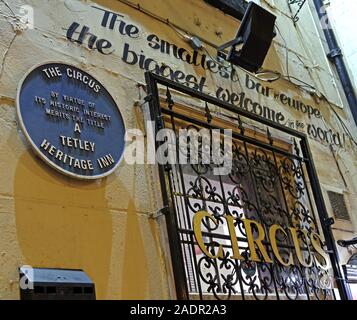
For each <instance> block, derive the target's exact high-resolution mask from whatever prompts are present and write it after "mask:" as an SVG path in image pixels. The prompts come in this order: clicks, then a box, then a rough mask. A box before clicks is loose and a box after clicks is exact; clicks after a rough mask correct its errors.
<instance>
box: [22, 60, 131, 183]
mask: <svg viewBox="0 0 357 320" xmlns="http://www.w3.org/2000/svg"><path fill="white" fill-rule="evenodd" d="M16 103H17V115H18V118H19V122H20V125H21V128H22V130H23V131H24V133H25V136H26V137H27V139H28V140H29V142H30V143H31V145H32V147H33V148H34V150H35V151H36V152H37V153H38V154H39V155H40V157H41V158H42V159H44V160H45V161H46V162H47V163H48V164H50V165H51V166H52V167H54V168H55V169H57V170H59V171H60V172H62V173H64V174H67V175H69V176H71V177H75V178H79V179H98V178H102V177H104V176H107V175H109V174H110V173H112V172H113V171H114V170H115V169H116V167H117V166H118V165H119V163H120V160H121V158H122V156H123V153H124V146H125V142H124V135H125V125H124V121H123V118H122V116H121V113H120V110H119V108H118V106H117V105H116V103H115V101H114V99H113V98H112V97H111V95H110V94H109V92H108V91H107V90H106V89H105V88H104V87H103V85H102V84H101V83H100V82H99V81H98V80H96V79H95V78H93V77H92V76H90V75H89V74H88V73H86V72H85V71H82V70H80V69H78V68H76V67H74V66H72V65H68V64H63V63H47V64H43V65H40V66H37V67H34V68H33V69H32V70H31V71H30V72H29V73H28V74H27V75H26V76H25V77H24V79H23V80H22V82H21V83H20V86H19V88H18V92H17V101H16Z"/></svg>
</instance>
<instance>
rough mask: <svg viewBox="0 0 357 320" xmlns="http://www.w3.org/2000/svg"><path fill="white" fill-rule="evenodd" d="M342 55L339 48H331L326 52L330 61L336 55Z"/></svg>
mask: <svg viewBox="0 0 357 320" xmlns="http://www.w3.org/2000/svg"><path fill="white" fill-rule="evenodd" d="M342 56H343V54H342V51H341V49H340V48H336V49H333V50H331V51H330V52H329V53H328V54H327V58H328V59H329V60H331V61H333V60H335V59H336V58H337V57H342Z"/></svg>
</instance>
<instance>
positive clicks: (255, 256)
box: [243, 219, 273, 263]
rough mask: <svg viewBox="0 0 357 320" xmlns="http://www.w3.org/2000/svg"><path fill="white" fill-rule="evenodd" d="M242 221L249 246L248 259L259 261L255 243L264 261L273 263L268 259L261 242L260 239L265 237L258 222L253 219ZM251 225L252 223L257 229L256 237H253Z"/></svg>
mask: <svg viewBox="0 0 357 320" xmlns="http://www.w3.org/2000/svg"><path fill="white" fill-rule="evenodd" d="M243 223H244V227H245V232H246V234H247V240H248V246H249V251H250V260H252V261H255V262H261V260H260V258H259V257H258V254H257V251H256V248H255V244H256V245H257V247H258V249H259V251H260V253H261V255H262V256H263V258H264V261H265V262H268V263H273V261H272V260H271V259H270V257H269V255H268V253H267V251H266V249H265V248H264V245H263V243H262V241H263V240H264V238H265V233H264V229H263V227H262V226H261V225H260V224H259V223H258V222H256V221H254V220H249V219H243ZM252 225H254V226H255V227H256V228H257V231H258V237H257V238H256V239H254V236H253V231H252Z"/></svg>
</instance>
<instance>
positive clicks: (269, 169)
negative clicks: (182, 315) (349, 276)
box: [146, 73, 346, 300]
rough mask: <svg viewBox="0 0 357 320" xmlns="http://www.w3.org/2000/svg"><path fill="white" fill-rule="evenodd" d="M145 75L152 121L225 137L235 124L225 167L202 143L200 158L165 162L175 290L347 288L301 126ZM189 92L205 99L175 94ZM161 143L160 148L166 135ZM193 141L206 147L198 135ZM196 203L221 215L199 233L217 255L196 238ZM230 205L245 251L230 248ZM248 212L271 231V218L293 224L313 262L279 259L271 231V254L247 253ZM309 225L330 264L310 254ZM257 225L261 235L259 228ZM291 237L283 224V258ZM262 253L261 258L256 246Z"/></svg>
mask: <svg viewBox="0 0 357 320" xmlns="http://www.w3.org/2000/svg"><path fill="white" fill-rule="evenodd" d="M146 80H147V85H148V86H147V87H148V94H149V95H148V97H149V99H147V101H149V104H150V113H151V117H152V120H153V121H155V123H156V125H155V126H156V128H155V129H156V131H159V130H160V129H162V128H171V129H172V130H173V131H175V132H178V130H179V129H183V128H189V129H190V130H191V131H193V132H199V131H200V130H201V129H206V130H207V131H208V132H212V130H213V129H215V130H217V129H219V130H221V132H222V134H221V137H223V129H232V131H233V135H232V136H233V141H232V155H233V162H232V170H231V171H230V173H229V174H226V175H218V176H217V175H214V174H213V173H212V171H213V169H214V167H215V166H216V165H215V164H213V163H209V164H207V163H206V162H207V161H206V162H204V161H203V157H200V155H202V153H200V152H199V153H198V155H199V157H198V158H199V161H198V164H190V163H188V164H179V163H178V164H171V165H169V164H167V165H161V166H160V168H159V169H160V170H159V173H160V180H161V188H162V196H163V202H164V205H165V206H167V207H168V208H169V210H168V213H167V216H166V221H167V229H168V235H169V241H170V250H171V255H172V265H173V270H174V277H175V284H176V291H177V296H178V298H181V299H214V298H215V299H220V300H227V299H236V300H239V299H243V300H244V299H259V300H265V299H281V300H284V299H285V300H287V299H290V300H297V299H306V300H307V299H334V298H335V296H334V291H333V290H332V287H333V286H334V283H336V284H337V286H338V288H339V289H340V295H341V297H342V298H345V297H346V293H345V283H344V280H343V278H342V273H341V269H340V267H339V264H338V258H337V253H336V247H335V244H334V241H333V239H332V234H331V230H330V229H329V227H328V226H326V224H325V223H324V221H325V219H326V218H327V214H326V208H325V205H324V203H323V198H322V194H321V190H320V188H319V183H318V179H317V176H316V171H315V168H314V165H313V162H312V158H311V153H310V151H309V147H308V144H307V139H306V137H305V135H304V134H302V133H299V132H296V131H294V130H291V129H289V128H285V127H282V126H279V125H277V124H276V123H274V122H272V121H269V120H267V119H265V118H261V117H259V116H256V115H253V114H251V113H249V112H247V111H245V110H243V109H237V108H236V107H234V106H232V105H230V104H227V103H224V102H222V101H220V100H218V99H216V98H214V97H212V96H209V95H205V94H203V93H200V92H197V91H195V90H192V89H190V88H187V87H185V86H182V85H180V84H177V83H175V82H172V81H169V80H167V79H165V78H162V77H159V76H157V75H154V74H152V73H147V74H146ZM159 86H161V91H160V90H159ZM159 92H161V93H162V94H161V97H160V94H159ZM183 95H184V96H185V99H187V98H188V99H190V98H192V99H194V100H193V101H194V103H195V104H196V105H197V103H198V102H199V101H200V100H201V101H202V102H203V104H204V106H205V107H203V108H201V109H200V108H197V107H187V106H185V105H184V104H182V103H177V102H175V101H174V99H175V98H173V96H175V97H182V96H183ZM185 99H183V100H185ZM212 110H214V112H213V111H212ZM253 123H255V125H257V124H258V126H259V127H260V128H265V130H266V133H265V134H262V133H256V132H254V130H252V129H250V128H251V127H254V126H253V125H252V124H253ZM273 135H274V138H273ZM198 141H199V142H200V141H202V140H198ZM156 143H157V145H156V147H157V148H159V147H160V143H159V142H156ZM175 148H176V153H177V155H181V156H182V153H184V157H185V156H186V157H188V156H189V154H190V152H192V151H193V150H190V149H188V151H187V150H186V151H182V150H180V147H179V144H177V145H175ZM197 148H198V149H200V143H199V144H198V146H197ZM211 150H212V149H211ZM185 152H186V153H185ZM211 152H212V151H211ZM205 163H206V164H205ZM199 211H206V212H208V213H210V214H211V215H212V216H213V217H214V218H215V219H216V221H217V224H215V223H212V221H210V220H209V219H206V220H203V221H202V234H203V239H204V244H205V247H206V249H207V251H209V252H211V254H212V255H214V254H216V253H217V250H218V248H219V246H222V248H223V252H224V256H223V257H221V258H218V259H212V258H210V257H208V256H207V255H206V254H204V253H203V252H202V250H201V249H200V247H199V246H198V245H197V239H196V238H195V235H194V232H193V217H194V215H195V214H196V213H197V212H199ZM227 215H229V216H232V217H233V218H234V221H235V223H234V231H235V235H236V240H237V243H238V244H239V248H240V254H241V255H242V257H243V258H244V260H238V259H232V258H231V255H232V251H233V248H232V246H233V244H232V241H231V238H230V237H229V234H228V231H229V230H228V227H227V225H226V224H225V223H224V219H223V218H224V217H225V216H227ZM243 219H251V220H254V221H257V222H259V223H260V224H261V225H262V226H263V229H264V231H265V232H264V233H265V235H268V228H269V227H270V226H272V225H273V224H279V225H280V226H282V227H283V228H284V230H287V229H288V228H289V227H294V228H296V229H297V230H298V239H299V242H300V250H301V256H302V259H304V261H311V263H312V265H311V266H310V267H304V266H302V265H301V264H299V263H297V262H296V256H295V257H294V259H295V264H294V265H290V266H284V265H283V264H281V263H279V261H277V260H276V259H275V257H274V255H273V254H272V246H271V244H270V242H269V241H268V236H267V238H266V239H265V240H264V241H263V242H262V243H263V245H264V248H265V250H266V252H267V253H268V255H269V257H270V258H271V259H272V260H273V261H272V262H273V263H267V262H253V261H250V260H248V257H249V255H250V254H251V252H250V250H249V246H248V244H247V235H246V229H245V227H244V224H243V223H242V220H243ZM320 220H321V221H322V223H320ZM304 230H305V232H307V234H310V233H311V232H315V233H317V234H319V235H320V236H321V237H322V238H324V239H325V240H324V241H325V243H324V245H325V248H327V249H326V250H327V251H328V252H329V257H330V260H331V265H332V269H330V270H327V271H326V270H323V269H322V268H320V267H319V266H318V264H317V263H316V261H319V260H320V259H321V256H319V255H318V254H316V253H315V257H316V259H313V258H312V255H311V250H310V249H309V244H310V243H309V242H310V240H309V239H308V238H307V237H306V233H304ZM253 233H254V234H255V236H257V230H254V231H253ZM323 236H324V237H323ZM292 242H293V241H292V239H291V237H286V236H284V235H283V234H277V244H278V247H279V250H280V253H281V256H282V257H283V258H287V257H288V255H289V252H292V251H293V252H295V251H296V250H295V249H294V246H293V244H292ZM258 254H259V257H260V258H263V257H262V252H261V251H260V250H258ZM261 260H262V261H263V259H261Z"/></svg>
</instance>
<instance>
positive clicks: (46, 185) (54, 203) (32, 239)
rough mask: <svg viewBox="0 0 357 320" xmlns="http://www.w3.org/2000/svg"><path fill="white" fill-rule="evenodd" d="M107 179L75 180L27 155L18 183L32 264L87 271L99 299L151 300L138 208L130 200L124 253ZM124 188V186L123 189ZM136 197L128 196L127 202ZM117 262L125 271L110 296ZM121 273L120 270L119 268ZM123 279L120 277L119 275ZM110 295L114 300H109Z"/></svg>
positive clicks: (23, 239) (19, 212)
mask: <svg viewBox="0 0 357 320" xmlns="http://www.w3.org/2000/svg"><path fill="white" fill-rule="evenodd" d="M106 185H107V184H106V180H105V179H103V180H102V181H96V182H85V181H75V180H73V179H71V178H68V177H66V176H64V175H62V174H60V173H58V172H56V171H55V170H53V169H51V168H49V167H48V166H47V165H46V164H44V163H43V162H42V160H40V159H39V158H37V157H35V156H34V155H33V154H32V153H31V152H26V153H24V154H23V156H21V158H20V159H19V161H18V165H17V168H16V174H15V181H14V195H15V212H16V229H17V237H18V241H19V246H20V248H21V250H22V254H23V256H24V257H25V259H26V261H23V264H29V265H32V266H34V267H48V268H71V269H83V270H84V271H86V272H87V273H88V275H89V276H90V277H91V278H92V280H93V281H94V282H95V285H96V291H97V299H113V298H116V299H118V298H121V299H140V298H145V295H146V291H147V290H146V288H147V281H148V280H147V279H148V278H147V277H148V274H147V273H148V272H147V268H146V259H145V252H144V249H145V248H144V244H143V239H142V237H141V233H140V225H139V221H138V215H137V214H136V208H135V205H134V203H133V201H132V200H129V205H128V211H127V213H128V214H127V219H126V227H125V228H123V229H122V230H126V232H125V236H124V235H123V238H122V241H123V242H124V246H119V247H118V246H115V248H120V250H123V251H124V252H112V241H113V227H112V225H113V223H112V219H113V215H112V214H111V212H110V209H109V206H108V202H107V200H106V195H105V190H106ZM120 187H121V186H120ZM129 198H130V196H129V195H127V199H125V201H126V202H127V201H128V199H129ZM112 259H119V260H122V261H119V262H118V263H114V265H115V266H118V265H119V266H120V269H122V271H121V272H122V275H121V279H122V281H121V286H122V288H119V284H118V285H114V286H113V284H112V287H114V288H118V289H115V290H118V292H115V293H114V292H112V293H109V294H108V293H107V291H108V282H109V280H110V279H109V277H110V274H111V272H116V270H111V265H113V263H112ZM118 271H119V270H118ZM115 278H116V279H117V277H115ZM108 295H109V296H108Z"/></svg>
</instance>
